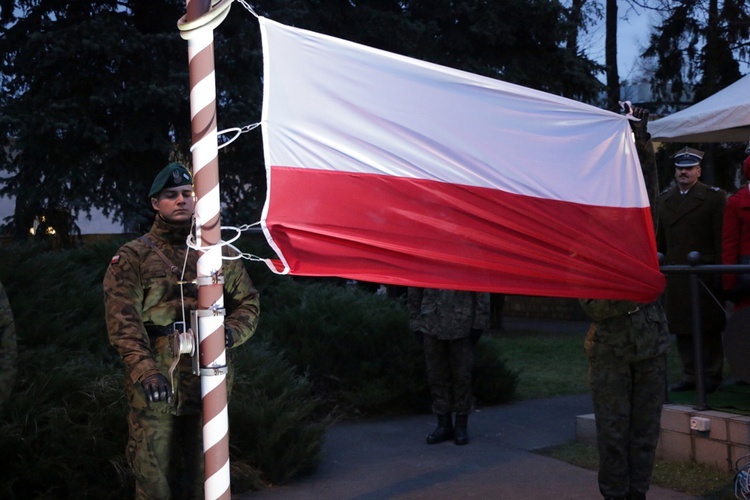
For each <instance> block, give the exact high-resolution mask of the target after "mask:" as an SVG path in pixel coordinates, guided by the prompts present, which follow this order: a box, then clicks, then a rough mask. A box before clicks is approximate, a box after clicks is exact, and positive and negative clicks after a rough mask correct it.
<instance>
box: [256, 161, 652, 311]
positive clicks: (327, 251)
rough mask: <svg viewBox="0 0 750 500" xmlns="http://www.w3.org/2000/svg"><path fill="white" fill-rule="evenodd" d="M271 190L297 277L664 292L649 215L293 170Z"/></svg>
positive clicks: (270, 223)
mask: <svg viewBox="0 0 750 500" xmlns="http://www.w3.org/2000/svg"><path fill="white" fill-rule="evenodd" d="M270 183H271V185H270V194H271V196H270V200H271V201H270V204H269V206H268V210H267V214H266V217H265V221H264V222H265V225H266V227H267V228H268V230H269V232H270V236H271V238H272V239H273V241H274V243H275V245H276V246H277V247H278V249H279V250H280V252H281V254H282V255H283V257H284V259H285V260H286V262H287V264H288V265H289V269H290V274H293V275H298V276H340V277H344V278H350V279H357V280H363V281H372V282H377V283H387V284H396V285H408V286H422V287H431V288H450V289H461V290H474V291H488V292H497V293H509V294H517V295H540V296H551V297H586V298H608V299H631V300H638V301H651V300H654V299H655V298H656V297H657V296H658V295H659V294H660V293H661V291H662V290H663V288H664V277H663V275H662V274H661V273H660V272H659V268H658V262H657V257H656V245H655V242H654V236H653V226H652V223H651V215H650V212H649V209H648V208H612V207H598V206H588V205H579V204H575V203H570V202H563V201H556V200H547V199H541V198H533V197H528V196H521V195H516V194H509V193H506V192H503V191H498V190H494V189H490V188H480V187H471V186H462V185H455V184H447V183H441V182H436V181H429V180H422V179H407V178H401V177H394V176H388V175H373V174H357V173H352V172H336V171H327V170H322V171H321V170H311V169H300V168H289V167H273V168H272V171H271V175H270ZM278 265H280V263H277V266H278Z"/></svg>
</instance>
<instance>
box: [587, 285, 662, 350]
mask: <svg viewBox="0 0 750 500" xmlns="http://www.w3.org/2000/svg"><path fill="white" fill-rule="evenodd" d="M580 302H581V306H582V307H583V310H584V312H586V314H587V315H588V316H589V317H590V318H591V319H592V320H593V321H594V323H593V324H592V325H591V328H590V329H589V332H588V334H587V335H586V340H585V342H584V349H585V351H586V355H587V356H588V357H589V358H590V359H592V360H594V359H596V360H597V361H598V362H604V363H630V362H633V361H640V360H644V359H649V358H653V357H656V356H659V355H661V354H664V353H666V352H667V351H668V350H669V330H668V329H667V318H666V315H665V314H664V310H663V309H662V307H661V305H660V304H659V303H658V302H651V303H649V304H639V303H637V302H631V301H629V300H603V299H581V300H580Z"/></svg>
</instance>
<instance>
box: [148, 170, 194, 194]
mask: <svg viewBox="0 0 750 500" xmlns="http://www.w3.org/2000/svg"><path fill="white" fill-rule="evenodd" d="M186 184H190V185H192V184H193V176H192V175H190V172H188V169H186V168H185V166H184V165H182V164H180V163H170V164H169V165H167V166H166V167H164V168H163V169H162V170H161V172H159V173H158V174H157V175H156V178H155V179H154V183H153V184H151V190H150V191H149V192H148V197H149V198H155V197H156V196H157V195H158V194H159V193H160V192H161V190H162V189H167V188H172V187H177V186H184V185H186Z"/></svg>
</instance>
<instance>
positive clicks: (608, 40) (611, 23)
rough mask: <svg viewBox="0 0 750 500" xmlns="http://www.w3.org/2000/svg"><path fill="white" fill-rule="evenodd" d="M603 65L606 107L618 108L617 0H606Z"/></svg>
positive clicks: (614, 109)
mask: <svg viewBox="0 0 750 500" xmlns="http://www.w3.org/2000/svg"><path fill="white" fill-rule="evenodd" d="M606 32H607V33H606V36H605V42H604V67H605V69H606V73H607V108H608V109H610V110H611V111H616V110H618V109H619V104H618V103H619V102H620V76H619V75H618V74H617V0H607V17H606Z"/></svg>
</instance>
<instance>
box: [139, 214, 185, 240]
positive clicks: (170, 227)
mask: <svg viewBox="0 0 750 500" xmlns="http://www.w3.org/2000/svg"><path fill="white" fill-rule="evenodd" d="M192 227H193V223H192V221H187V222H179V223H173V222H167V221H165V220H164V219H162V218H161V217H159V214H156V217H154V225H153V226H151V231H150V234H152V235H154V236H155V237H157V238H160V239H162V240H166V241H167V242H169V243H171V244H178V243H183V244H184V243H185V240H187V237H188V235H189V234H190V230H191V229H192Z"/></svg>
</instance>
